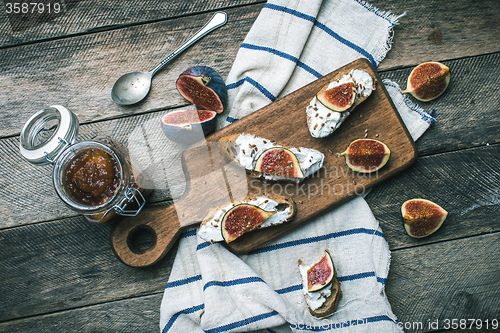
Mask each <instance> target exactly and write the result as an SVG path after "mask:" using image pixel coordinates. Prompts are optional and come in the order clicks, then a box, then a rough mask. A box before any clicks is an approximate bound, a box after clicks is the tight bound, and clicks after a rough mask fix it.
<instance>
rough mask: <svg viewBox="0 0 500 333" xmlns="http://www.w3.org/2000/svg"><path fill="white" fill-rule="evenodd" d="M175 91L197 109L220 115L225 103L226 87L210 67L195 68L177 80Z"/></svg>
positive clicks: (186, 71) (188, 70) (183, 73)
mask: <svg viewBox="0 0 500 333" xmlns="http://www.w3.org/2000/svg"><path fill="white" fill-rule="evenodd" d="M176 86H177V90H178V91H179V93H180V94H181V95H182V96H183V97H184V98H185V99H187V100H188V101H189V102H191V103H193V104H194V105H196V107H197V108H198V109H202V110H211V111H216V112H217V113H221V112H222V111H224V107H225V105H226V103H227V87H226V84H225V83H224V80H223V79H222V77H221V76H220V75H219V74H218V73H217V72H216V71H215V70H214V69H213V68H211V67H208V66H195V67H191V68H189V69H187V70H185V71H184V72H182V73H181V74H180V75H179V77H178V78H177V82H176Z"/></svg>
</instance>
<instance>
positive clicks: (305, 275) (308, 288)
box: [299, 249, 342, 318]
mask: <svg viewBox="0 0 500 333" xmlns="http://www.w3.org/2000/svg"><path fill="white" fill-rule="evenodd" d="M299 271H300V274H301V275H302V290H303V293H304V298H305V300H306V304H307V307H308V309H309V312H310V313H311V314H312V315H313V316H315V317H318V318H325V317H328V316H330V315H332V314H333V313H334V312H335V310H336V309H337V306H338V304H339V302H340V299H341V298H342V292H341V290H340V282H339V281H338V280H337V272H336V270H335V266H334V265H333V261H332V257H331V255H330V252H329V251H328V250H327V249H325V252H324V254H323V256H322V257H321V259H320V260H319V261H317V262H315V263H313V264H312V265H306V264H304V263H303V262H302V260H300V259H299Z"/></svg>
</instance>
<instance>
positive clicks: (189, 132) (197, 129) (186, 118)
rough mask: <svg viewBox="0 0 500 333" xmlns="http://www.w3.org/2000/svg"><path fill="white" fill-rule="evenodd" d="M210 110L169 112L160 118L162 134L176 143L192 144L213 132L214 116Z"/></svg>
mask: <svg viewBox="0 0 500 333" xmlns="http://www.w3.org/2000/svg"><path fill="white" fill-rule="evenodd" d="M216 115H217V113H216V112H215V111H210V110H179V111H173V112H169V113H167V114H166V115H164V116H163V117H162V118H161V127H162V130H163V133H165V135H166V136H167V137H168V138H169V139H170V140H172V141H174V142H177V143H188V144H189V143H193V142H195V141H197V140H199V139H201V135H200V134H199V133H202V132H203V135H204V136H207V135H209V134H211V133H212V132H213V131H214V130H215V116H216Z"/></svg>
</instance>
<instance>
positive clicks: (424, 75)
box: [402, 61, 451, 102]
mask: <svg viewBox="0 0 500 333" xmlns="http://www.w3.org/2000/svg"><path fill="white" fill-rule="evenodd" d="M450 78H451V74H450V69H449V68H448V66H446V65H444V64H442V63H440V62H437V61H428V62H424V63H422V64H420V65H418V66H417V67H415V68H414V69H413V70H412V71H411V73H410V75H409V76H408V81H407V86H406V90H403V91H402V93H410V94H411V95H412V96H413V97H415V98H416V99H418V100H419V101H422V102H428V101H431V100H433V99H435V98H437V97H438V96H440V95H441V94H442V93H443V92H444V91H445V90H446V88H447V87H448V84H449V83H450Z"/></svg>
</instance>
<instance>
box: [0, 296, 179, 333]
mask: <svg viewBox="0 0 500 333" xmlns="http://www.w3.org/2000/svg"><path fill="white" fill-rule="evenodd" d="M161 299H162V294H153V295H148V296H139V297H134V298H131V299H125V300H120V301H114V302H108V303H103V304H97V305H90V306H86V307H83V308H79V309H72V310H66V311H61V312H56V313H52V314H44V315H39V316H34V317H29V318H26V319H17V320H12V321H7V322H4V323H0V331H1V332H9V333H17V332H32V331H33V327H36V332H39V333H45V332H46V333H49V332H50V333H53V332H82V333H84V332H92V333H95V332H127V333H132V332H137V333H149V332H151V333H153V332H159V331H160V329H159V327H160V326H159V323H160V303H161ZM186 333H187V332H186Z"/></svg>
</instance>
